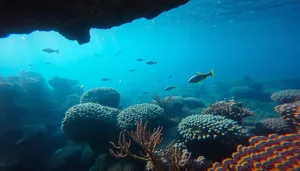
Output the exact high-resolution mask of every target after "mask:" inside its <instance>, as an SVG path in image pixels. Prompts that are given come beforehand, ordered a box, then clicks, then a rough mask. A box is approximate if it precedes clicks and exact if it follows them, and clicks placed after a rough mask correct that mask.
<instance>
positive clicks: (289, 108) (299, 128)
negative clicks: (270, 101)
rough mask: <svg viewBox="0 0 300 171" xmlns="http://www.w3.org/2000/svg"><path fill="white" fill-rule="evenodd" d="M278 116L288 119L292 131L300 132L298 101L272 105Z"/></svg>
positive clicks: (299, 106)
mask: <svg viewBox="0 0 300 171" xmlns="http://www.w3.org/2000/svg"><path fill="white" fill-rule="evenodd" d="M274 110H275V111H276V113H278V114H279V115H280V117H282V118H284V119H285V120H287V121H288V123H289V124H290V125H291V126H292V129H293V132H298V133H300V101H296V102H294V103H285V104H281V105H277V106H275V107H274Z"/></svg>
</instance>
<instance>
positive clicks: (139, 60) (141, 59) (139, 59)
mask: <svg viewBox="0 0 300 171" xmlns="http://www.w3.org/2000/svg"><path fill="white" fill-rule="evenodd" d="M136 61H138V62H141V61H145V59H143V58H137V59H136Z"/></svg>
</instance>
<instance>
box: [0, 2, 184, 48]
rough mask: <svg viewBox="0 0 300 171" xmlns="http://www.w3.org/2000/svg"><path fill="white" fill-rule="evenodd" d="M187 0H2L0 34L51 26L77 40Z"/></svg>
mask: <svg viewBox="0 0 300 171" xmlns="http://www.w3.org/2000/svg"><path fill="white" fill-rule="evenodd" d="M188 1H189V0H23V1H17V0H2V1H0V16H1V17H0V23H1V27H0V38H3V37H7V36H8V35H9V34H28V33H31V32H32V31H36V30H39V31H50V30H54V31H57V32H59V33H60V34H62V35H63V36H64V37H65V38H67V39H69V40H77V42H78V43H79V44H84V43H87V42H89V40H90V35H89V30H90V29H91V28H98V29H109V28H111V27H114V26H120V25H122V24H125V23H128V22H131V21H133V20H135V19H138V18H142V17H144V18H146V19H152V18H154V17H156V16H158V15H159V14H160V13H162V12H164V11H168V10H170V9H173V8H176V7H178V6H181V5H183V4H185V3H187V2H188Z"/></svg>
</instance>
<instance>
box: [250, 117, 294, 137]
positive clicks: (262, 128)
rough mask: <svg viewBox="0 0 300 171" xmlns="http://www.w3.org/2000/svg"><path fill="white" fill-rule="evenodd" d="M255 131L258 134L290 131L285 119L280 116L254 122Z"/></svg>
mask: <svg viewBox="0 0 300 171" xmlns="http://www.w3.org/2000/svg"><path fill="white" fill-rule="evenodd" d="M255 131H256V132H257V133H258V134H259V135H269V134H287V133H291V129H290V127H289V125H288V123H287V121H286V120H284V119H282V118H268V119H264V120H261V121H258V122H256V123H255Z"/></svg>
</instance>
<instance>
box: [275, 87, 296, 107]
mask: <svg viewBox="0 0 300 171" xmlns="http://www.w3.org/2000/svg"><path fill="white" fill-rule="evenodd" d="M271 99H272V100H273V101H275V102H277V103H280V104H283V103H293V102H296V101H299V100H300V90H297V89H287V90H283V91H279V92H276V93H273V94H272V95H271Z"/></svg>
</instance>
